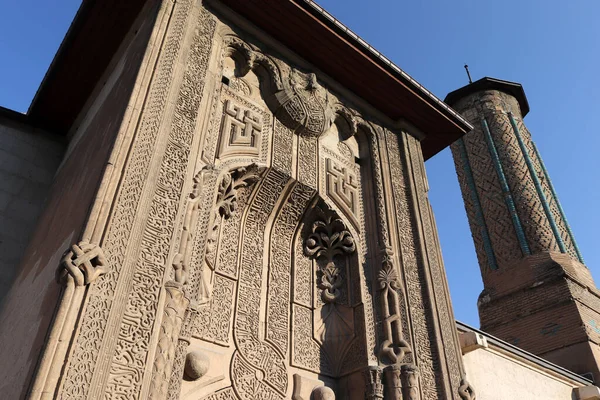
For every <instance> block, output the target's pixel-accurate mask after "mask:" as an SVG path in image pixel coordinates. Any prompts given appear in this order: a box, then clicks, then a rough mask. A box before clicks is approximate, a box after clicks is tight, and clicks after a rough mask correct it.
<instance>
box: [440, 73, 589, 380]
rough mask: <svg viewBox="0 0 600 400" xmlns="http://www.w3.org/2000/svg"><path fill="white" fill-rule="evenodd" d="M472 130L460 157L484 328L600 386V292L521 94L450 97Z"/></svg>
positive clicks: (495, 90) (457, 152)
mask: <svg viewBox="0 0 600 400" xmlns="http://www.w3.org/2000/svg"><path fill="white" fill-rule="evenodd" d="M446 101H447V102H448V103H449V104H450V105H452V106H453V107H454V108H455V109H456V110H457V111H459V112H460V113H462V114H463V116H464V117H465V118H466V119H467V120H469V122H470V123H471V124H472V125H473V126H474V127H475V129H473V131H471V132H470V133H468V134H467V135H465V136H464V137H463V138H462V139H459V140H458V141H456V142H455V143H454V144H453V145H452V147H451V149H452V155H453V157H454V163H455V166H456V172H457V175H458V179H459V183H460V187H461V191H462V194H463V199H464V202H465V208H466V211H467V216H468V219H469V225H470V228H471V232H472V236H473V240H474V242H475V249H476V252H477V258H478V260H479V265H480V269H481V274H482V277H483V282H484V290H483V292H482V293H481V296H480V298H479V302H478V307H479V315H480V319H481V325H482V329H483V330H486V331H488V332H490V333H491V334H493V335H496V336H498V337H499V338H501V339H504V340H506V341H509V342H512V343H513V344H516V345H518V346H519V347H522V348H523V349H525V350H528V351H530V352H532V353H534V354H537V355H540V356H542V357H545V358H547V359H548V360H549V361H552V362H555V363H557V364H559V365H562V366H564V367H566V368H568V369H571V370H573V371H575V372H578V373H592V374H593V378H595V379H596V380H599V379H600V369H599V367H598V366H599V365H600V346H599V344H600V329H598V326H600V292H599V291H598V290H597V289H596V286H595V284H594V282H593V280H592V277H591V274H590V272H589V270H588V269H587V267H586V266H585V265H583V259H582V257H581V253H580V251H579V249H578V247H577V244H576V243H575V240H574V238H573V234H572V232H571V229H570V227H569V225H568V223H567V220H566V218H565V213H564V211H563V209H562V207H561V206H560V203H559V201H558V198H557V196H556V192H555V190H554V187H553V186H552V183H551V182H550V179H549V177H548V172H547V170H546V168H545V166H544V164H543V162H542V160H541V157H540V155H539V152H538V151H537V148H536V147H535V144H534V143H533V140H532V138H531V134H530V133H529V131H528V130H527V127H526V126H525V124H524V123H523V116H524V115H525V114H526V113H527V112H528V111H529V110H528V107H529V106H528V104H527V100H526V98H525V94H524V92H523V89H522V87H521V85H519V84H515V83H512V82H506V81H500V80H496V79H491V78H483V79H481V80H479V81H476V82H474V83H471V84H469V85H467V86H465V87H463V88H461V89H459V90H457V91H455V92H452V93H451V94H449V95H448V97H447V98H446Z"/></svg>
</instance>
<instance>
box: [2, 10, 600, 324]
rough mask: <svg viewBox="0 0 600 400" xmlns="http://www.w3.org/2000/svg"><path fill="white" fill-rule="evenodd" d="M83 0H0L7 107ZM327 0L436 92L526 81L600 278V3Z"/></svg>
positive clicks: (473, 319) (442, 185) (453, 246)
mask: <svg viewBox="0 0 600 400" xmlns="http://www.w3.org/2000/svg"><path fill="white" fill-rule="evenodd" d="M79 3H80V1H77V0H60V1H56V2H48V1H40V0H5V1H2V2H0V60H1V62H0V105H1V106H4V107H7V108H11V109H14V110H17V111H22V112H24V111H26V110H27V107H28V106H29V103H30V102H31V99H32V98H33V96H34V94H35V91H36V89H37V87H38V85H39V83H40V81H41V79H42V78H43V76H44V73H45V71H46V69H47V68H48V65H49V64H50V62H51V60H52V57H53V55H54V53H55V52H56V50H57V48H58V46H59V44H60V41H61V40H62V37H63V36H64V34H65V32H66V30H67V28H68V26H69V24H70V22H71V20H72V18H73V16H74V15H75V12H76V9H77V7H78V6H79ZM319 4H321V5H322V6H323V7H325V8H326V9H327V10H328V11H330V12H331V13H332V14H333V15H334V16H335V17H336V18H338V19H339V20H340V21H342V22H343V23H344V24H346V25H347V26H349V27H350V28H351V29H352V30H354V31H355V32H356V33H358V34H359V35H360V36H362V37H363V38H364V39H365V40H367V41H368V42H369V43H370V44H371V45H373V46H374V47H375V48H377V49H378V50H380V51H381V52H382V53H384V54H385V55H386V56H387V57H388V58H390V59H391V60H393V61H394V62H395V63H396V64H397V65H398V66H400V67H401V68H402V69H404V70H405V71H406V72H408V73H409V74H411V75H412V76H413V77H414V78H415V79H417V80H418V81H419V82H420V83H421V84H423V85H424V86H425V87H427V88H428V89H429V90H431V91H432V92H433V93H435V94H436V95H437V96H438V97H440V98H442V99H443V98H444V97H445V95H446V94H447V93H448V92H450V91H452V90H454V89H456V88H458V87H461V86H463V85H464V84H466V83H467V81H466V76H465V72H464V69H463V64H464V63H465V62H466V63H468V64H469V66H470V68H471V72H472V75H473V79H474V80H475V79H478V78H481V77H483V76H491V77H496V78H500V79H506V80H511V81H515V82H520V83H522V84H523V86H524V88H525V92H526V94H527V97H528V99H529V104H530V106H531V112H530V113H529V115H528V116H527V117H526V118H525V122H526V124H527V126H528V127H529V129H530V130H531V131H532V134H533V137H534V140H535V141H536V144H537V146H538V148H539V150H540V152H541V154H542V157H543V158H544V161H545V163H546V166H547V168H548V170H549V173H550V176H551V178H552V180H553V182H554V185H555V187H556V190H557V192H558V195H559V197H560V200H561V203H562V205H563V207H564V209H565V211H566V214H567V218H568V220H569V223H570V224H571V228H572V229H573V231H574V233H575V237H576V240H577V242H578V244H579V247H580V248H581V251H582V253H583V256H584V258H585V260H586V264H587V265H588V266H589V267H590V269H591V271H592V274H593V275H594V278H595V279H596V281H597V282H600V250H599V249H598V242H597V240H596V230H597V228H598V227H599V226H600V211H599V209H598V204H600V189H599V188H598V185H597V180H598V179H597V176H596V175H597V174H598V172H599V171H600V168H599V167H600V161H598V157H597V154H598V150H597V149H598V147H599V145H600V139H599V138H598V128H597V127H596V126H595V125H594V123H595V122H594V121H595V120H596V116H597V115H598V113H599V111H600V96H599V92H600V78H599V77H598V71H600V48H599V47H600V24H599V23H598V21H597V18H598V16H599V15H600V2H598V1H597V0H579V1H576V2H562V1H560V2H559V1H556V0H545V1H544V0H525V1H523V0H521V1H515V0H505V1H501V2H499V1H485V0H484V1H482V0H469V1H467V0H454V1H448V0H437V1H424V0H411V1H398V0H369V1H366V0H343V1H342V0H320V1H319ZM427 171H428V176H429V180H430V187H431V192H430V195H431V201H432V203H433V207H434V211H435V214H436V217H437V222H438V229H439V233H440V239H441V242H442V251H443V255H444V261H445V264H446V269H447V273H448V277H449V281H450V290H451V293H452V298H453V303H454V310H455V314H456V317H457V318H458V319H459V320H462V321H464V322H466V323H468V324H471V325H474V326H479V322H478V317H477V308H476V302H477V296H478V295H479V293H480V291H481V289H482V283H481V278H480V275H479V268H478V266H477V260H476V258H475V252H474V248H473V244H472V241H471V236H470V232H469V227H468V224H467V220H466V215H465V211H464V207H463V204H462V199H461V195H460V190H459V187H458V182H457V180H456V176H455V172H454V166H453V163H452V158H451V156H450V152H449V151H448V150H445V151H443V152H442V153H440V154H439V155H437V156H436V157H434V158H433V159H431V160H429V161H428V162H427Z"/></svg>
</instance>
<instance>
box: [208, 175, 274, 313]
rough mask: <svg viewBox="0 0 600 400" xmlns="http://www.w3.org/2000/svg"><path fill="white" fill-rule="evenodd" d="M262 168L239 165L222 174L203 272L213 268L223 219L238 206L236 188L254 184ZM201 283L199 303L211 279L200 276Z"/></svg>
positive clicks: (226, 218) (227, 217) (229, 216)
mask: <svg viewBox="0 0 600 400" xmlns="http://www.w3.org/2000/svg"><path fill="white" fill-rule="evenodd" d="M263 171H264V168H259V167H258V166H257V165H256V164H252V165H250V166H248V167H240V168H237V169H235V170H234V171H232V172H227V173H225V175H223V178H222V179H221V181H220V183H219V185H218V189H217V199H216V202H215V206H214V208H213V221H212V226H211V228H210V229H209V232H208V238H207V240H206V252H205V255H204V266H205V267H206V268H203V274H207V273H209V271H211V272H212V271H214V270H215V258H216V250H217V241H218V238H219V230H220V227H221V223H222V221H223V220H228V219H229V218H231V216H232V215H233V213H234V212H235V211H236V210H237V208H238V190H239V189H241V188H245V187H250V186H252V185H254V184H255V183H256V182H257V181H258V180H259V178H260V175H261V173H262V172H263ZM202 279H203V284H202V285H201V287H200V290H201V293H200V294H199V296H198V299H199V303H200V304H203V303H206V302H207V301H208V300H209V298H210V287H209V282H210V281H211V280H212V279H210V278H208V277H206V276H203V277H202Z"/></svg>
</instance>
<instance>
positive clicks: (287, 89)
mask: <svg viewBox="0 0 600 400" xmlns="http://www.w3.org/2000/svg"><path fill="white" fill-rule="evenodd" d="M226 45H227V46H228V47H229V48H230V49H231V50H230V52H231V53H233V52H237V53H238V54H239V55H241V56H242V58H243V60H244V62H243V63H241V65H239V68H238V77H243V76H245V75H246V74H247V73H248V72H249V71H250V70H255V69H257V68H262V69H264V70H266V71H267V74H268V79H269V88H268V90H269V91H268V94H267V95H266V96H264V97H265V101H266V103H267V104H268V105H269V107H270V108H271V110H272V111H273V113H274V114H275V115H276V116H277V117H278V119H279V120H280V121H281V122H283V123H284V124H285V125H286V126H287V127H289V128H291V129H293V130H294V131H295V132H296V133H297V134H300V135H305V136H320V135H321V134H323V133H324V132H325V131H326V130H327V129H328V128H329V126H330V125H331V122H332V118H333V115H334V104H335V103H336V100H337V99H336V98H335V96H333V95H332V94H331V93H330V92H329V91H328V90H327V89H325V88H324V87H323V86H321V85H320V84H319V83H318V81H317V77H316V75H315V74H314V73H304V72H302V71H299V70H298V69H296V68H293V67H290V66H288V65H287V64H286V63H284V62H281V61H279V60H278V59H276V58H274V57H271V56H268V55H266V54H265V53H263V52H262V51H261V50H260V49H259V48H258V47H257V46H255V45H252V44H249V43H247V42H245V41H243V40H242V39H241V38H239V37H236V36H229V37H227V38H226Z"/></svg>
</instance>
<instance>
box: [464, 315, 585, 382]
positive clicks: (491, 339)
mask: <svg viewBox="0 0 600 400" xmlns="http://www.w3.org/2000/svg"><path fill="white" fill-rule="evenodd" d="M456 327H457V328H458V329H459V330H463V331H467V332H475V333H477V334H479V335H482V336H485V338H486V339H487V341H488V343H491V344H493V345H494V346H496V347H498V348H501V349H502V350H505V351H507V352H509V353H512V354H514V355H517V356H519V357H522V358H524V359H526V360H528V361H530V362H532V363H534V364H537V365H539V366H541V367H544V368H547V369H549V370H551V371H553V372H556V373H557V374H560V375H563V376H566V377H568V378H569V379H572V380H574V381H577V382H579V383H581V384H582V385H592V384H593V382H592V381H590V380H588V379H586V378H584V377H583V376H581V375H579V374H576V373H575V372H572V371H569V370H568V369H566V368H563V367H561V366H559V365H556V364H553V363H551V362H550V361H547V360H545V359H543V358H542V357H539V356H536V355H535V354H532V353H529V352H527V351H525V350H523V349H521V348H519V347H517V346H515V345H512V344H510V343H508V342H505V341H504V340H501V339H498V338H497V337H495V336H492V335H490V334H489V333H487V332H484V331H481V330H479V329H476V328H473V327H472V326H470V325H467V324H465V323H464V322H460V321H456Z"/></svg>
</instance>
